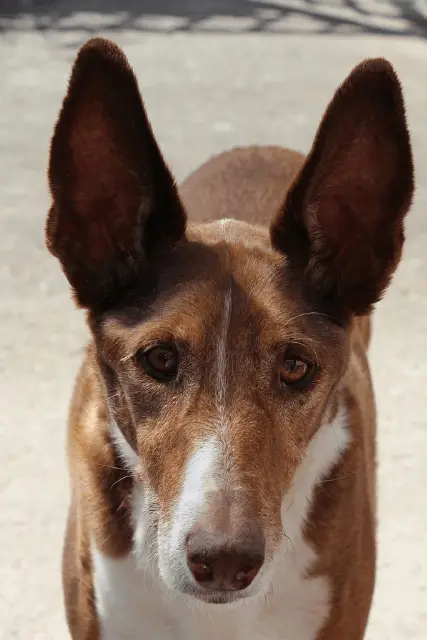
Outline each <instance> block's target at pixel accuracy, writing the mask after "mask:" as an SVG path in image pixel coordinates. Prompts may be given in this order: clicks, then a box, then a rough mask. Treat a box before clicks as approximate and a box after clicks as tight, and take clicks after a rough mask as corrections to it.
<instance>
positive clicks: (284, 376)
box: [280, 353, 316, 389]
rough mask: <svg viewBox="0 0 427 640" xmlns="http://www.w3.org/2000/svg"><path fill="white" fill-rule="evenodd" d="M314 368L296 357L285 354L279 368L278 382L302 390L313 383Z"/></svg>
mask: <svg viewBox="0 0 427 640" xmlns="http://www.w3.org/2000/svg"><path fill="white" fill-rule="evenodd" d="M315 375H316V367H315V366H314V365H313V364H310V363H308V362H306V361H305V360H302V359H301V358H299V357H297V356H293V355H291V354H288V353H285V356H284V359H283V361H282V364H281V366H280V380H281V382H283V383H284V384H286V386H288V387H293V388H295V389H304V388H306V387H308V385H309V384H310V383H311V382H312V381H313V379H314V376H315Z"/></svg>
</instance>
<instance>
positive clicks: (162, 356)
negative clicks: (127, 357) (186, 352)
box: [137, 345, 179, 382]
mask: <svg viewBox="0 0 427 640" xmlns="http://www.w3.org/2000/svg"><path fill="white" fill-rule="evenodd" d="M137 357H138V360H139V361H140V362H141V364H142V367H143V369H144V371H145V373H146V374H147V375H149V376H150V377H151V378H154V379H155V380H159V381H160V382H169V381H170V380H173V378H175V377H176V375H177V373H178V365H179V358H178V352H177V350H176V347H175V346H173V345H157V346H155V347H151V348H150V349H147V350H146V351H141V352H139V353H138V356H137Z"/></svg>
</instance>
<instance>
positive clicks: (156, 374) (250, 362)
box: [46, 38, 414, 640]
mask: <svg viewBox="0 0 427 640" xmlns="http://www.w3.org/2000/svg"><path fill="white" fill-rule="evenodd" d="M48 173H49V183H50V191H51V195H52V205H51V208H50V211H49V215H48V220H47V225H46V237H47V246H48V248H49V249H50V251H51V252H52V253H53V254H54V256H56V257H57V258H58V259H59V261H60V263H61V265H62V269H63V271H64V273H65V276H66V277H67V279H68V282H69V284H70V286H71V289H72V292H73V295H74V298H75V300H76V303H77V305H78V306H79V307H80V308H82V309H84V310H85V312H86V315H87V322H88V326H89V328H90V332H91V341H90V344H89V346H88V348H87V353H86V356H85V359H84V362H83V365H82V367H81V370H80V372H79V374H78V377H77V382H76V385H75V389H74V395H73V399H72V403H71V410H70V420H69V439H68V456H69V465H70V478H71V487H72V494H71V505H70V509H69V517H68V525H67V532H66V537H65V545H64V553H63V587H64V594H65V608H66V613H67V620H68V626H69V630H70V633H71V636H72V638H73V639H74V640H95V639H96V640H98V639H102V640H119V639H122V638H123V639H125V638H126V639H129V640H137V639H138V640H140V639H144V640H145V639H153V640H181V639H182V640H184V639H185V640H196V639H197V640H199V639H200V638H203V639H204V640H210V639H213V638H222V639H223V640H242V639H243V638H244V639H245V640H261V639H266V638H268V639H269V640H344V639H345V640H360V639H361V638H363V636H364V633H365V628H366V625H367V620H368V615H369V610H370V606H371V599H372V594H373V589H374V582H375V547H376V542H375V529H376V486H375V484H376V480H375V468H376V452H375V438H376V436H375V429H376V427H375V424H376V417H375V404H374V396H373V390H372V384H371V377H370V373H369V366H368V362H367V347H368V343H369V340H370V331H371V330H370V316H371V312H372V309H373V307H374V305H375V303H376V302H378V300H379V299H380V298H381V296H382V295H383V293H384V292H385V290H386V288H387V286H388V284H389V282H390V279H391V277H392V275H393V272H394V271H395V269H396V267H397V265H398V263H399V260H400V257H401V251H402V245H403V241H404V217H405V215H406V213H407V211H408V210H409V208H410V205H411V200H412V195H413V189H414V186H413V183H414V176H413V173H414V170H413V161H412V153H411V144H410V137H409V133H408V128H407V124H406V118H405V107H404V101H403V97H402V91H401V87H400V83H399V80H398V78H397V76H396V74H395V72H394V70H393V68H392V66H391V65H390V63H389V62H387V61H386V60H384V59H369V60H366V61H364V62H362V63H361V64H359V65H358V66H357V67H356V68H355V69H354V70H353V71H352V72H351V73H350V75H349V76H348V78H347V79H346V80H345V81H344V83H343V84H342V85H341V86H340V87H339V89H338V90H337V92H336V93H335V95H334V97H333V99H332V101H331V103H330V104H329V106H328V107H327V109H326V112H325V114H324V116H323V119H322V121H321V123H320V126H319V129H318V132H317V134H316V137H315V140H314V143H313V146H312V148H311V151H310V152H309V154H308V156H307V157H304V156H302V155H301V154H299V153H297V152H294V151H290V150H287V149H285V148H281V147H248V148H237V149H234V150H232V151H229V152H225V153H223V154H221V155H219V156H217V157H215V158H213V159H211V160H209V161H208V162H206V163H205V164H204V165H202V166H201V167H200V168H199V169H198V170H196V171H195V173H193V174H192V175H190V177H189V178H187V179H186V180H185V182H184V183H183V184H182V186H181V187H180V188H179V189H178V187H177V186H176V183H175V181H174V179H173V177H172V175H171V173H170V171H169V168H168V166H167V164H166V162H165V160H164V159H163V156H162V154H161V152H160V150H159V147H158V144H157V142H156V140H155V138H154V135H153V132H152V129H151V127H150V124H149V121H148V119H147V115H146V112H145V108H144V106H143V102H142V100H141V97H140V94H139V90H138V86H137V81H136V79H135V76H134V73H133V71H132V69H131V67H130V66H129V64H128V62H127V59H126V57H125V55H124V53H123V52H122V51H121V50H120V49H119V48H118V47H117V46H116V45H115V44H113V43H112V42H110V41H108V40H104V39H101V38H95V39H91V40H90V41H89V42H87V43H86V44H85V45H84V46H83V47H82V48H81V49H80V51H79V53H78V56H77V59H76V62H75V64H74V67H73V70H72V74H71V79H70V82H69V86H68V92H67V94H66V97H65V99H64V102H63V105H62V108H61V110H60V114H59V118H58V121H57V123H56V126H55V130H54V134H53V138H52V143H51V150H50V161H49V172H48ZM187 219H188V220H191V223H188V224H187Z"/></svg>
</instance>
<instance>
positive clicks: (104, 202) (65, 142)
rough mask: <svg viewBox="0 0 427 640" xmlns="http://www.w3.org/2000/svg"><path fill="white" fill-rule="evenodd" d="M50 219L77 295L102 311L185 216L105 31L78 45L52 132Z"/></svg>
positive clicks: (126, 69) (55, 248)
mask: <svg viewBox="0 0 427 640" xmlns="http://www.w3.org/2000/svg"><path fill="white" fill-rule="evenodd" d="M49 183H50V190H51V194H52V206H51V209H50V212H49V216H48V220H47V225H46V240H47V246H48V248H49V249H50V251H51V252H52V253H53V254H54V255H55V256H57V257H58V259H59V260H60V262H61V264H62V267H63V270H64V272H65V274H66V276H67V278H68V280H69V282H70V284H71V286H72V288H73V290H74V292H75V296H76V299H77V301H78V303H79V304H80V305H81V306H83V307H87V308H90V309H103V308H106V307H109V306H111V305H113V304H114V303H115V301H116V300H117V299H118V298H119V297H120V295H122V293H123V292H126V291H128V290H129V289H130V288H132V287H133V286H134V285H135V283H137V282H138V280H139V279H140V278H141V277H143V275H144V271H145V269H146V267H147V264H148V262H149V260H150V256H151V255H152V254H153V253H154V252H155V251H156V250H158V249H159V247H160V246H161V247H162V248H164V247H170V249H172V248H173V246H174V244H175V243H176V242H178V241H179V240H180V239H181V238H182V237H183V236H184V233H185V225H186V214H185V211H184V208H183V206H182V204H181V202H180V199H179V196H178V192H177V189H176V185H175V182H174V179H173V178H172V176H171V174H170V172H169V169H168V167H167V166H166V163H165V161H164V160H163V157H162V155H161V152H160V150H159V147H158V146H157V143H156V140H155V138H154V135H153V133H152V130H151V127H150V124H149V121H148V118H147V115H146V113H145V109H144V105H143V102H142V100H141V97H140V94H139V90H138V86H137V82H136V79H135V76H134V74H133V72H132V69H131V68H130V66H129V64H128V62H127V60H126V57H125V56H124V54H123V53H122V51H121V50H120V49H119V48H118V47H117V46H116V45H115V44H113V43H112V42H110V41H108V40H104V39H102V38H94V39H92V40H89V42H87V44H85V45H84V46H83V47H82V48H81V50H80V51H79V53H78V56H77V59H76V61H75V64H74V67H73V70H72V74H71V78H70V82H69V86H68V92H67V95H66V97H65V99H64V102H63V105H62V109H61V111H60V114H59V118H58V121H57V123H56V127H55V130H54V134H53V138H52V143H51V150H50V161H49Z"/></svg>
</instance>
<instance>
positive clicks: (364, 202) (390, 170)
mask: <svg viewBox="0 0 427 640" xmlns="http://www.w3.org/2000/svg"><path fill="white" fill-rule="evenodd" d="M412 194H413V164H412V153H411V145H410V139H409V134H408V130H407V126H406V120H405V108H404V103H403V97H402V92H401V88H400V84H399V80H398V78H397V76H396V74H395V72H394V70H393V68H392V67H391V65H390V64H389V63H388V62H387V61H386V60H383V59H373V60H367V61H365V62H363V63H362V64H360V65H359V66H357V67H356V68H355V69H354V70H353V72H352V73H351V74H350V75H349V77H348V78H347V79H346V80H345V82H344V83H343V85H342V86H341V87H340V88H339V89H338V91H337V92H336V94H335V96H334V98H333V100H332V102H331V103H330V105H329V107H328V109H327V110H326V113H325V115H324V117H323V120H322V122H321V124H320V127H319V129H318V132H317V135H316V138H315V141H314V144H313V147H312V149H311V151H310V154H309V156H308V157H307V160H306V162H305V164H304V165H303V167H302V169H301V171H300V173H299V175H298V176H297V178H296V179H295V181H294V183H293V185H292V186H291V188H290V190H289V192H288V195H287V197H286V201H285V203H284V206H283V208H282V209H281V211H280V212H279V213H278V215H277V217H276V219H275V220H274V221H273V223H272V226H271V239H272V243H273V245H274V246H275V247H276V248H277V249H279V250H280V251H282V252H284V253H286V254H287V256H288V259H289V263H290V265H291V266H292V267H294V268H295V269H296V270H297V271H299V272H300V273H303V277H304V286H305V295H306V296H307V297H308V298H309V300H310V302H311V303H312V304H313V305H314V306H316V307H323V309H324V310H325V311H326V310H328V311H329V312H331V313H335V314H337V316H342V317H346V316H348V315H349V314H350V315H351V314H363V313H366V312H368V311H369V310H370V308H371V305H373V304H374V303H375V302H377V301H378V300H379V299H380V297H381V295H382V293H383V292H384V290H385V288H386V287H387V285H388V283H389V280H390V278H391V275H392V274H393V272H394V269H395V268H396V266H397V263H398V261H399V259H400V255H401V250H402V245H403V239H404V233H403V218H404V216H405V214H406V212H407V210H408V208H409V206H410V204H411V200H412Z"/></svg>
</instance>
